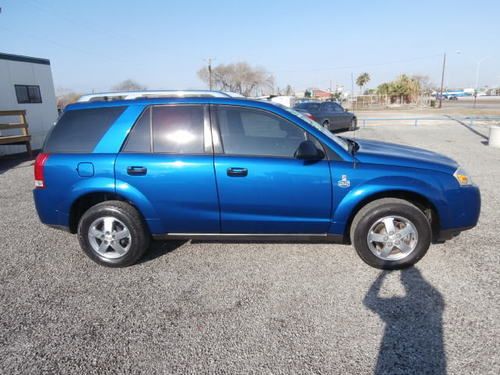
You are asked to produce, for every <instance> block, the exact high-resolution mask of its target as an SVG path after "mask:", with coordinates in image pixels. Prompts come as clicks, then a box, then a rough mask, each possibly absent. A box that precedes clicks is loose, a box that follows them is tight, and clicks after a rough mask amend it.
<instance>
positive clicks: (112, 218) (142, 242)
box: [78, 201, 150, 267]
mask: <svg viewBox="0 0 500 375" xmlns="http://www.w3.org/2000/svg"><path fill="white" fill-rule="evenodd" d="M78 240H79V242H80V246H81V248H82V250H83V251H84V252H85V253H86V254H87V255H88V256H89V257H90V259H92V260H93V261H95V262H96V263H98V264H100V265H103V266H106V267H127V266H130V265H132V264H134V263H136V262H137V261H138V260H139V259H140V258H141V257H142V256H143V255H144V253H145V251H146V250H147V248H148V247H149V242H150V235H149V232H148V231H147V230H146V225H145V223H144V220H143V219H142V217H141V215H140V214H139V212H138V211H137V210H136V209H135V208H134V207H132V206H131V205H129V204H128V203H125V202H121V201H106V202H102V203H98V204H96V205H95V206H92V207H90V208H89V209H88V210H87V211H86V212H85V213H84V214H83V215H82V217H81V219H80V222H79V223H78Z"/></svg>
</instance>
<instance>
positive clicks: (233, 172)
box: [227, 168, 248, 177]
mask: <svg viewBox="0 0 500 375" xmlns="http://www.w3.org/2000/svg"><path fill="white" fill-rule="evenodd" d="M227 175H228V176H230V177H245V176H246V175H248V169H246V168H228V169H227Z"/></svg>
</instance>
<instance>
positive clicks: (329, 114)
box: [320, 102, 336, 129]
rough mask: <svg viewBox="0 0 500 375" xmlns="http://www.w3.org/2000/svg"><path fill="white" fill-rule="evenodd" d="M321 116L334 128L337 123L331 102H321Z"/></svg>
mask: <svg viewBox="0 0 500 375" xmlns="http://www.w3.org/2000/svg"><path fill="white" fill-rule="evenodd" d="M320 113H321V118H322V119H323V121H324V120H328V123H329V128H331V129H333V128H334V127H335V123H336V117H335V111H334V110H333V106H332V103H331V102H324V103H321V109H320Z"/></svg>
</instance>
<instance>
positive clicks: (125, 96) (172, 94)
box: [78, 90, 244, 102]
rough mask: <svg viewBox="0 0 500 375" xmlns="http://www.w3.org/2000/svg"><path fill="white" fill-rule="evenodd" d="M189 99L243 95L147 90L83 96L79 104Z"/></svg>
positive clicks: (216, 92)
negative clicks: (153, 99)
mask: <svg viewBox="0 0 500 375" xmlns="http://www.w3.org/2000/svg"><path fill="white" fill-rule="evenodd" d="M187 97H190V98H192V97H211V98H234V97H244V96H243V95H240V94H236V93H232V92H223V91H211V90H157V91H152V90H145V91H116V92H101V93H97V94H87V95H82V96H81V97H80V98H79V99H78V102H96V101H105V102H106V101H112V100H134V99H140V98H187Z"/></svg>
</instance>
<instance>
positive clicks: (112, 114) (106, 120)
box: [43, 107, 126, 153]
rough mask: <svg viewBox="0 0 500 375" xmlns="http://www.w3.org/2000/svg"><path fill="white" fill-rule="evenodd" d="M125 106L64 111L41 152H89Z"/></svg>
mask: <svg viewBox="0 0 500 375" xmlns="http://www.w3.org/2000/svg"><path fill="white" fill-rule="evenodd" d="M125 108H126V107H105V108H91V109H78V110H71V111H67V112H65V113H64V114H63V115H62V116H61V118H60V119H59V121H58V122H57V124H56V125H55V126H54V128H53V129H52V131H51V132H50V133H49V135H48V136H47V139H46V141H45V145H44V148H43V152H46V153H90V152H92V151H93V150H94V148H95V146H96V145H97V143H99V141H100V140H101V138H102V137H103V135H104V134H105V133H106V132H107V131H108V130H109V128H110V127H111V125H112V124H113V123H114V122H115V120H116V119H117V118H118V117H119V116H120V115H121V114H122V112H123V111H124V110H125Z"/></svg>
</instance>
